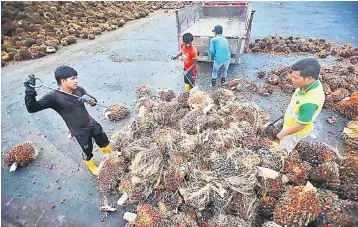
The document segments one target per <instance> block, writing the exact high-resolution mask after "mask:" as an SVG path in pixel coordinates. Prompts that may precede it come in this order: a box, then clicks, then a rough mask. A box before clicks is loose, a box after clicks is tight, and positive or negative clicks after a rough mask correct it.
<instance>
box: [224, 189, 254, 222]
mask: <svg viewBox="0 0 358 227" xmlns="http://www.w3.org/2000/svg"><path fill="white" fill-rule="evenodd" d="M258 206H259V201H258V199H257V197H256V195H255V194H251V195H243V194H241V193H236V194H235V195H234V196H233V197H232V199H231V203H230V209H231V210H232V211H234V212H235V213H236V214H238V216H239V218H241V219H243V220H245V221H247V222H251V221H253V219H254V218H255V214H256V212H257V208H258Z"/></svg>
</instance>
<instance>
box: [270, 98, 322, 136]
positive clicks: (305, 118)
mask: <svg viewBox="0 0 358 227" xmlns="http://www.w3.org/2000/svg"><path fill="white" fill-rule="evenodd" d="M317 108H318V106H317V105H316V104H313V103H306V104H303V105H302V106H300V110H299V115H298V123H297V124H295V125H293V126H291V127H289V128H287V129H285V130H282V131H281V132H280V133H278V134H277V138H278V139H280V140H281V139H282V138H283V137H284V136H288V135H291V134H294V133H296V132H299V131H301V130H302V129H303V128H304V127H305V126H306V125H307V124H308V123H310V122H311V121H312V120H313V115H314V112H315V111H316V110H317Z"/></svg>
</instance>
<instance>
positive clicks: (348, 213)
mask: <svg viewBox="0 0 358 227" xmlns="http://www.w3.org/2000/svg"><path fill="white" fill-rule="evenodd" d="M319 193H320V195H321V196H322V199H323V202H324V208H323V212H322V215H321V216H320V217H319V218H318V220H316V221H315V223H316V225H317V226H319V227H325V226H327V227H328V226H332V227H333V226H342V227H343V226H344V227H349V226H356V225H357V224H358V219H357V216H356V215H357V214H355V213H354V212H355V211H354V210H355V209H357V208H358V204H357V203H355V202H353V201H350V200H341V199H339V197H338V195H337V194H335V193H334V192H331V191H325V190H320V191H319Z"/></svg>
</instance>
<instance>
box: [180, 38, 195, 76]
mask: <svg viewBox="0 0 358 227" xmlns="http://www.w3.org/2000/svg"><path fill="white" fill-rule="evenodd" d="M180 51H181V53H182V54H183V59H184V69H185V70H187V69H189V68H190V67H191V66H192V65H193V62H194V59H197V58H198V51H197V50H196V47H195V46H194V45H193V44H192V45H191V46H190V47H189V48H187V47H186V46H185V43H182V44H181V45H180ZM196 68H197V66H195V67H194V68H193V72H194V73H195V72H196Z"/></svg>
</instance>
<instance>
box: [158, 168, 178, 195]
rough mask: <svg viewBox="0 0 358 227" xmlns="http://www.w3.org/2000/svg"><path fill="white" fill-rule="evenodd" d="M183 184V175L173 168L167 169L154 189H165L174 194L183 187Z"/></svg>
mask: <svg viewBox="0 0 358 227" xmlns="http://www.w3.org/2000/svg"><path fill="white" fill-rule="evenodd" d="M183 182H184V176H183V174H182V173H181V172H180V171H178V170H176V169H174V168H169V169H167V170H165V171H164V173H163V175H162V176H161V180H160V183H159V184H158V186H156V188H159V189H165V190H166V191H168V192H175V191H177V190H178V188H180V187H181V186H182V185H183Z"/></svg>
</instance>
